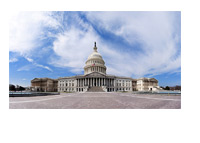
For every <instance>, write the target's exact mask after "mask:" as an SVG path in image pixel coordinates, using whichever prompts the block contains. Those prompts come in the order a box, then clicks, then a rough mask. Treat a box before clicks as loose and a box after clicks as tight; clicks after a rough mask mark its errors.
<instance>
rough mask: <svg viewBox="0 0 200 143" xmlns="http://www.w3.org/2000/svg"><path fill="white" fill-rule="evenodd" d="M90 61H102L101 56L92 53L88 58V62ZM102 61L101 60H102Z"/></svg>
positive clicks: (95, 52)
mask: <svg viewBox="0 0 200 143" xmlns="http://www.w3.org/2000/svg"><path fill="white" fill-rule="evenodd" d="M91 59H102V56H101V54H99V53H98V52H97V51H94V52H93V53H92V54H91V55H90V56H89V57H88V60H91ZM102 60H103V59H102Z"/></svg>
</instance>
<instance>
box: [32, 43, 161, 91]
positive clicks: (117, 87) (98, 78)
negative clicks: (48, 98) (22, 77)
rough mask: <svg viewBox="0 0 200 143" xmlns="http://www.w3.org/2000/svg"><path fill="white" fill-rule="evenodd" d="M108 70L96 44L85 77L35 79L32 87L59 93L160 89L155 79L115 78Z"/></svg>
mask: <svg viewBox="0 0 200 143" xmlns="http://www.w3.org/2000/svg"><path fill="white" fill-rule="evenodd" d="M106 69H107V68H106V65H105V61H104V60H103V58H102V56H101V54H100V53H98V51H97V46H96V42H95V43H94V48H93V52H92V54H91V55H89V57H88V59H87V61H86V62H85V66H84V75H77V76H71V77H60V78H58V79H50V78H35V79H33V80H32V81H31V86H32V88H33V89H34V90H37V91H56V90H57V91H58V92H117V91H153V90H157V89H158V88H159V86H158V81H157V80H156V79H155V78H140V79H133V78H131V77H121V76H114V75H109V74H107V73H106ZM48 82H49V83H51V84H48ZM48 85H49V86H50V87H48ZM42 86H43V87H42Z"/></svg>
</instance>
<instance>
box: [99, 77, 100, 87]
mask: <svg viewBox="0 0 200 143" xmlns="http://www.w3.org/2000/svg"><path fill="white" fill-rule="evenodd" d="M99 86H100V78H99Z"/></svg>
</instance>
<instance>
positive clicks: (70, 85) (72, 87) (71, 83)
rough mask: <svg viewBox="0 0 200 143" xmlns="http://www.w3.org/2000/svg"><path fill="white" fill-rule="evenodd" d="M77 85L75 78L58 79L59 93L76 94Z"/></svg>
mask: <svg viewBox="0 0 200 143" xmlns="http://www.w3.org/2000/svg"><path fill="white" fill-rule="evenodd" d="M76 84H77V83H76V80H75V79H74V78H71V79H70V78H61V79H58V92H76Z"/></svg>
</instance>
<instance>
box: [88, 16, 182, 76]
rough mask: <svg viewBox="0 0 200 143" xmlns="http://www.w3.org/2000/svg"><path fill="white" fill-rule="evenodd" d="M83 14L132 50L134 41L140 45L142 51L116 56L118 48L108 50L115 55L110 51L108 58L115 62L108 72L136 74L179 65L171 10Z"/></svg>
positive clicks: (179, 58) (167, 70)
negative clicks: (117, 37) (114, 53)
mask: <svg viewBox="0 0 200 143" xmlns="http://www.w3.org/2000/svg"><path fill="white" fill-rule="evenodd" d="M87 16H88V19H90V20H91V21H92V23H98V26H99V27H101V28H103V29H104V28H105V29H106V30H107V31H110V32H111V33H113V34H114V35H117V36H119V37H121V38H122V39H123V40H125V41H126V42H127V43H128V44H129V45H131V46H132V48H133V49H134V48H135V47H134V46H135V43H136V42H139V43H140V44H141V46H140V48H141V50H142V52H138V53H137V54H136V53H134V52H129V53H127V52H124V53H123V56H120V52H119V51H117V50H116V49H112V50H113V51H115V52H117V53H118V56H112V54H111V55H110V60H108V61H110V64H111V63H112V62H113V63H117V64H115V65H110V69H109V68H108V71H110V72H112V73H116V74H120V75H128V76H131V75H133V74H134V75H135V76H137V77H139V76H144V75H146V74H161V73H165V72H171V71H173V70H176V69H178V68H180V66H181V62H180V61H181V56H180V53H178V51H179V50H180V47H178V46H177V45H178V44H177V41H180V28H179V29H178V28H177V27H178V26H177V25H178V24H180V23H177V21H175V19H176V18H177V17H176V16H175V14H174V13H173V12H125V13H123V12H89V13H87ZM113 45H115V44H113ZM121 48H124V51H125V49H126V47H121ZM105 54H106V53H105ZM177 54H178V56H177ZM119 71H120V72H119Z"/></svg>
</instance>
